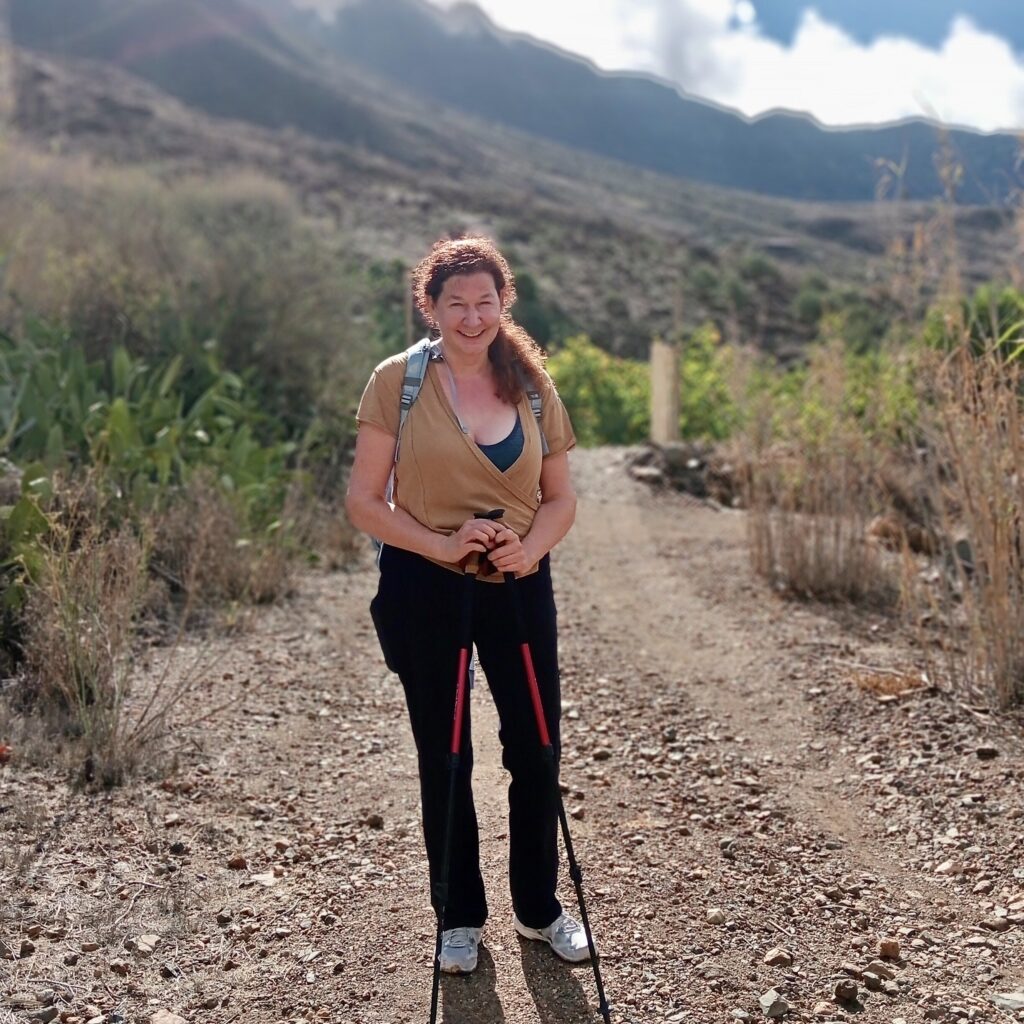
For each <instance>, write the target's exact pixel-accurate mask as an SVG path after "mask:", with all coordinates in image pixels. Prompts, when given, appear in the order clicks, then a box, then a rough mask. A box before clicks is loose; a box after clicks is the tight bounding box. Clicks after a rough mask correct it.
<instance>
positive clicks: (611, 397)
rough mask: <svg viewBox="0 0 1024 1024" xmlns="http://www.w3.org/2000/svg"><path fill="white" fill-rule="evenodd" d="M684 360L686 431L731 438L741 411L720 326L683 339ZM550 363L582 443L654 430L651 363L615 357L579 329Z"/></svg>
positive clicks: (630, 440)
mask: <svg viewBox="0 0 1024 1024" xmlns="http://www.w3.org/2000/svg"><path fill="white" fill-rule="evenodd" d="M679 364H680V380H679V387H680V413H679V426H680V433H681V435H682V436H683V437H684V438H695V439H696V438H704V439H721V438H725V437H728V436H729V435H730V434H731V433H732V431H733V430H734V429H735V427H736V425H737V424H738V422H739V418H740V411H739V409H738V408H737V406H736V404H735V402H734V400H733V398H732V395H731V392H730V387H729V377H730V374H731V372H732V357H731V354H730V352H729V350H728V349H727V348H726V347H725V346H723V345H722V344H721V340H720V337H719V335H718V332H717V331H716V330H715V328H714V327H713V326H711V325H705V326H704V327H701V328H699V329H698V330H696V331H694V332H693V334H691V335H690V336H689V337H688V338H687V339H686V340H685V341H684V342H683V344H682V346H681V351H680V358H679ZM548 370H549V372H550V373H551V376H552V377H553V378H554V380H555V382H556V384H557V385H558V392H559V394H560V395H561V397H562V400H563V401H564V402H565V405H566V408H567V409H568V411H569V416H570V417H571V419H572V422H573V427H574V429H575V431H576V436H577V438H578V440H579V443H580V444H581V445H584V446H591V445H598V444H636V443H638V442H640V441H644V440H646V439H647V438H648V437H649V436H650V426H651V380H650V367H649V365H648V364H647V362H639V361H637V360H633V359H622V358H620V357H618V356H613V355H611V354H610V353H608V352H605V351H604V349H602V348H600V347H598V346H597V345H595V344H594V343H593V342H592V341H591V340H590V339H589V338H587V337H586V336H585V335H577V336H576V337H574V338H570V339H569V340H568V341H566V342H565V344H564V345H563V346H562V347H561V348H559V349H558V351H557V352H556V353H555V354H554V355H553V356H552V357H551V358H550V359H549V360H548Z"/></svg>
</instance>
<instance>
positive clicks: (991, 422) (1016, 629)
mask: <svg viewBox="0 0 1024 1024" xmlns="http://www.w3.org/2000/svg"><path fill="white" fill-rule="evenodd" d="M930 370H931V372H930V374H929V376H928V387H929V389H930V390H931V392H932V394H933V396H934V397H935V402H934V405H933V407H932V409H931V415H930V418H929V422H928V434H929V442H930V447H931V448H932V450H933V451H934V456H935V457H934V460H933V463H932V466H933V476H932V492H933V495H934V497H935V504H936V507H937V510H938V514H939V517H940V521H941V524H942V535H943V537H944V538H945V550H944V559H945V566H946V577H947V579H948V580H949V583H950V584H951V586H948V587H947V588H945V590H940V591H939V593H938V595H937V596H936V595H934V594H933V597H932V605H933V607H934V606H935V605H936V604H941V613H942V614H943V615H944V617H945V618H946V620H947V621H948V620H952V619H954V616H955V619H956V620H958V621H959V622H960V623H961V624H962V628H963V630H964V631H965V633H966V637H965V642H964V643H963V644H962V645H956V644H950V645H948V646H947V648H946V650H947V653H948V654H949V656H951V657H953V658H954V659H955V661H956V662H957V664H956V665H955V673H954V674H955V676H956V677H957V678H959V679H960V680H961V681H962V682H963V683H964V684H965V685H966V686H967V687H968V688H969V689H971V690H972V691H973V692H974V693H975V694H976V695H980V696H986V697H987V698H988V699H990V700H992V701H994V702H995V703H996V704H997V705H998V706H999V707H1002V708H1008V707H1010V706H1011V705H1013V704H1015V703H1018V702H1021V701H1024V416H1022V409H1021V402H1022V394H1024V372H1022V371H1024V367H1022V366H1021V365H1020V363H1019V362H1008V361H1007V360H1006V358H1005V356H1004V355H1003V354H1000V352H999V351H998V350H997V349H996V348H995V346H992V347H990V348H989V350H988V351H987V352H985V353H984V354H982V355H981V356H978V355H977V354H975V353H973V352H972V351H971V348H970V345H969V343H968V341H967V340H966V339H964V341H963V342H962V344H960V345H959V346H958V347H957V348H956V349H955V350H954V351H953V352H952V354H950V355H947V356H945V357H944V358H939V357H938V356H936V358H935V360H934V363H933V365H932V366H931V368H930ZM957 605H959V608H958V609H957V608H956V606H957Z"/></svg>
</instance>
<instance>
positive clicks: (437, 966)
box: [430, 509, 504, 1024]
mask: <svg viewBox="0 0 1024 1024" xmlns="http://www.w3.org/2000/svg"><path fill="white" fill-rule="evenodd" d="M503 512H504V509H494V510H493V511H491V512H478V513H476V514H475V515H474V516H473V518H474V519H498V518H499V517H500V516H501V515H502V514H503ZM486 557H487V556H486V555H480V556H474V555H470V556H469V558H468V559H467V560H466V566H465V569H464V570H463V576H462V609H461V615H462V618H461V622H460V625H461V636H460V637H459V667H458V674H457V675H456V677H455V711H454V713H453V715H452V742H451V746H450V747H449V750H448V816H447V820H446V821H445V827H444V855H443V856H442V858H441V877H440V879H438V880H437V881H436V882H434V884H433V885H432V887H431V889H432V892H433V894H434V896H435V897H436V899H437V903H438V909H437V936H436V937H435V939H434V980H433V985H432V986H431V991H430V1024H436V1021H437V996H438V991H439V989H440V987H441V942H442V937H443V933H444V915H445V911H446V910H447V908H448V875H449V872H450V869H451V854H452V836H453V833H454V830H455V786H456V782H457V778H458V773H459V761H460V759H461V750H462V718H463V712H464V710H465V706H466V703H467V696H466V694H467V685H466V684H467V680H468V677H469V659H470V652H471V651H472V647H473V584H474V583H475V582H476V577H477V575H478V573H479V572H480V569H481V567H482V565H483V563H484V561H485V560H486Z"/></svg>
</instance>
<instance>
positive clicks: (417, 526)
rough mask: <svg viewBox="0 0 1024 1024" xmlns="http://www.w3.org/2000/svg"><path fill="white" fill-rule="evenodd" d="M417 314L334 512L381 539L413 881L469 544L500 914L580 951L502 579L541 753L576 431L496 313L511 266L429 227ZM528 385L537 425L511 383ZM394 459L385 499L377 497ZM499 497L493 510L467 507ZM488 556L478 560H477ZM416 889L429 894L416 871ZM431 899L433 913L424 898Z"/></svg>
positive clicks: (471, 847) (377, 607)
mask: <svg viewBox="0 0 1024 1024" xmlns="http://www.w3.org/2000/svg"><path fill="white" fill-rule="evenodd" d="M413 287H414V291H415V297H416V302H417V305H418V307H419V309H420V312H421V313H422V314H423V316H424V318H425V319H426V320H427V322H428V323H429V324H430V325H431V327H432V328H433V334H434V335H439V343H438V344H437V345H436V347H435V349H434V351H433V353H432V357H431V359H430V361H429V362H428V364H427V370H426V376H425V378H424V381H423V384H422V387H421V390H420V392H419V396H418V398H417V399H416V402H415V404H414V405H413V406H412V409H411V411H410V412H409V415H408V418H407V420H406V422H405V424H404V426H403V427H402V429H401V445H400V448H399V455H398V460H397V463H395V462H394V459H395V440H396V437H397V436H398V433H399V403H400V398H401V392H402V380H403V377H404V376H405V369H406V365H407V363H408V353H405V352H403V353H399V354H398V355H396V356H392V357H391V358H390V359H387V360H385V361H384V362H383V363H381V364H380V365H379V366H378V367H377V368H376V370H374V372H373V375H372V377H371V378H370V381H369V383H368V384H367V386H366V390H365V391H364V393H363V397H362V400H361V401H360V404H359V409H358V412H357V413H356V419H357V421H358V423H359V432H358V435H357V439H356V453H355V462H354V464H353V467H352V474H351V479H350V483H349V489H348V497H347V501H346V509H347V511H348V515H349V518H350V520H351V522H352V523H353V525H355V526H356V527H357V528H358V529H361V530H365V531H366V532H367V533H370V534H372V535H373V536H374V537H377V538H379V539H380V540H381V541H382V542H383V548H382V551H381V559H380V569H381V573H380V583H379V587H378V591H377V595H376V597H375V598H374V600H373V605H374V607H373V611H374V618H375V621H376V622H377V625H378V630H379V632H380V636H381V645H382V647H383V648H384V649H385V650H386V651H387V655H388V662H389V664H390V665H391V666H392V667H393V668H394V669H395V671H396V672H397V673H398V675H399V678H400V679H401V681H402V686H403V688H404V690H405V696H406V702H407V704H408V708H409V718H410V721H411V724H412V731H413V737H414V739H415V742H416V750H417V753H418V755H419V773H420V790H421V798H422V808H423V831H424V837H425V839H426V846H427V857H428V860H429V863H430V874H431V878H432V879H434V880H435V881H436V880H437V879H438V878H439V876H440V872H441V861H442V856H443V846H444V825H445V816H446V813H447V799H448V746H449V739H450V730H451V723H452V709H453V702H454V699H455V684H456V673H457V664H458V651H459V647H460V642H459V621H458V620H459V611H460V595H461V592H462V586H463V564H464V562H465V560H466V559H467V558H476V557H480V556H484V555H486V558H487V562H484V563H483V565H484V567H485V568H484V574H482V576H481V577H478V580H477V582H476V583H475V584H474V585H473V586H474V596H473V624H472V629H473V634H472V635H473V642H474V644H475V646H476V650H477V654H478V656H479V659H480V664H481V666H482V667H483V670H484V672H485V673H486V675H487V681H488V685H489V687H490V689H491V693H492V695H493V697H494V702H495V706H496V707H497V710H498V716H499V719H500V723H501V724H500V730H499V738H500V740H501V744H502V763H503V764H504V766H505V767H506V768H507V769H508V771H509V772H510V773H511V775H512V781H511V784H510V785H509V848H510V849H509V883H510V888H511V891H512V905H513V909H514V917H513V925H514V927H515V929H516V930H517V931H518V932H519V934H520V935H523V936H524V937H526V938H530V939H535V940H539V941H542V942H547V943H549V944H550V946H551V947H552V949H553V950H554V951H555V952H556V953H557V954H558V955H559V956H561V957H562V958H563V959H566V960H569V961H580V960H586V959H587V958H588V956H589V952H588V949H587V942H586V937H585V935H584V932H583V929H582V928H581V927H580V925H579V924H578V923H577V922H576V921H575V920H574V919H573V918H572V917H570V916H569V915H568V914H565V913H564V912H563V911H562V907H561V905H560V904H559V902H558V898H557V896H556V895H555V884H556V881H557V875H558V846H557V825H558V819H557V801H556V798H555V794H554V793H552V792H551V784H550V780H549V777H548V774H547V771H548V769H547V766H546V765H545V764H544V763H543V761H542V759H541V757H540V749H541V748H540V743H539V739H538V736H537V725H536V719H535V717H534V713H533V709H532V705H531V703H530V698H529V691H528V689H527V685H526V681H525V679H524V677H523V669H522V661H521V658H520V652H519V649H518V645H517V643H516V637H515V629H514V627H513V625H512V623H513V619H512V614H511V608H510V604H509V594H508V593H507V592H506V591H505V589H504V586H503V585H502V583H503V580H502V575H501V574H502V573H506V572H513V573H515V574H516V576H517V577H518V583H517V584H516V585H517V586H518V587H519V589H520V593H521V595H522V598H523V605H524V609H525V614H526V618H527V625H528V628H529V636H530V645H531V651H532V654H533V658H534V662H535V668H536V672H537V677H538V682H539V685H540V691H541V702H542V704H543V707H544V712H545V715H546V718H547V723H548V730H549V732H550V735H551V742H552V745H553V747H554V751H555V756H556V759H557V757H558V752H559V745H558V735H559V731H558V723H559V716H560V710H561V707H560V694H559V680H558V654H557V636H556V625H555V617H556V612H555V603H554V597H553V594H552V589H551V574H550V567H549V559H548V552H549V551H550V550H551V549H552V548H553V547H554V546H555V545H556V544H557V543H558V542H559V541H560V540H561V539H562V538H563V537H564V536H565V534H566V533H567V532H568V531H569V528H570V527H571V526H572V523H573V519H574V517H575V514H576V495H575V493H574V491H573V488H572V484H571V482H570V479H569V460H568V456H567V452H568V451H569V449H570V448H572V447H573V445H574V444H575V443H576V439H575V436H574V434H573V431H572V426H571V424H570V422H569V418H568V415H567V414H566V411H565V408H564V406H563V405H562V403H561V400H560V399H559V397H558V394H557V393H556V391H555V388H554V385H553V384H552V382H551V379H550V377H548V375H547V374H546V373H545V372H544V369H543V364H542V356H541V352H540V349H539V348H538V347H537V345H536V343H535V342H534V341H533V340H532V339H531V338H530V337H529V335H527V334H526V332H525V331H523V330H522V328H520V327H519V326H518V325H516V324H515V323H514V321H513V320H512V319H511V317H510V315H509V312H508V311H509V308H510V307H511V306H512V303H513V302H514V301H515V294H516V293H515V285H514V281H513V277H512V273H511V271H510V269H509V267H508V264H507V263H506V262H505V259H504V258H503V257H502V256H501V254H500V253H499V252H498V250H497V249H496V248H495V246H494V244H493V243H492V242H491V241H490V240H489V239H486V238H462V239H457V240H442V241H440V242H438V243H437V244H436V245H434V247H433V249H432V250H431V252H430V254H429V255H428V256H427V257H426V258H425V259H424V260H423V261H422V262H421V263H420V264H419V265H418V266H417V267H416V269H415V271H414V272H413ZM523 374H525V376H526V377H527V378H528V379H529V380H530V381H532V384H533V387H534V388H536V389H537V390H538V391H539V392H540V396H541V414H540V425H539V427H540V428H542V429H543V434H544V438H545V439H546V442H547V453H546V454H543V453H542V436H541V429H539V427H538V423H537V420H536V419H535V417H534V414H533V412H532V410H531V405H530V401H529V398H528V396H527V395H526V394H525V391H524V387H523ZM393 464H394V471H395V486H394V493H393V504H392V503H389V502H388V501H387V500H386V499H385V494H386V490H387V484H388V478H389V476H390V473H391V470H392V466H393ZM493 508H502V509H504V510H505V512H504V515H503V517H502V519H501V521H500V522H492V521H490V520H486V519H476V518H474V512H476V511H481V510H485V509H493ZM488 562H489V565H488ZM472 767H473V753H472V744H471V740H470V729H469V721H468V717H467V719H466V723H465V733H464V738H463V751H462V758H461V762H460V767H459V772H458V776H457V789H456V793H457V795H456V804H455V839H454V843H453V848H452V851H451V861H450V864H451V869H450V879H449V888H448V900H447V905H446V907H445V914H444V922H443V924H444V926H445V930H444V932H443V936H442V948H441V969H442V970H444V971H447V972H449V973H454V974H458V973H465V972H469V971H472V970H473V969H474V968H475V967H476V963H477V946H478V944H479V941H480V933H481V929H482V928H483V924H484V921H485V920H486V918H487V903H486V900H485V897H484V886H483V880H482V878H481V875H480V859H479V846H478V834H477V821H476V812H475V810H474V807H473V794H472V789H471V786H470V778H471V774H472ZM431 888H432V892H433V886H432V887H431ZM432 902H433V904H434V910H435V912H436V913H440V908H439V906H438V901H437V900H436V899H435V898H433V897H432Z"/></svg>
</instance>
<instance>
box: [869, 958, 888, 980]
mask: <svg viewBox="0 0 1024 1024" xmlns="http://www.w3.org/2000/svg"><path fill="white" fill-rule="evenodd" d="M865 970H868V971H870V972H871V973H872V974H874V975H875V976H876V977H878V978H884V979H885V980H886V981H892V979H893V978H895V977H896V974H895V972H894V971H893V969H892V968H891V967H890V966H889V965H888V964H883V963H882V961H881V960H872V961H871V963H869V964H868V965H867V967H866V968H865Z"/></svg>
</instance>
